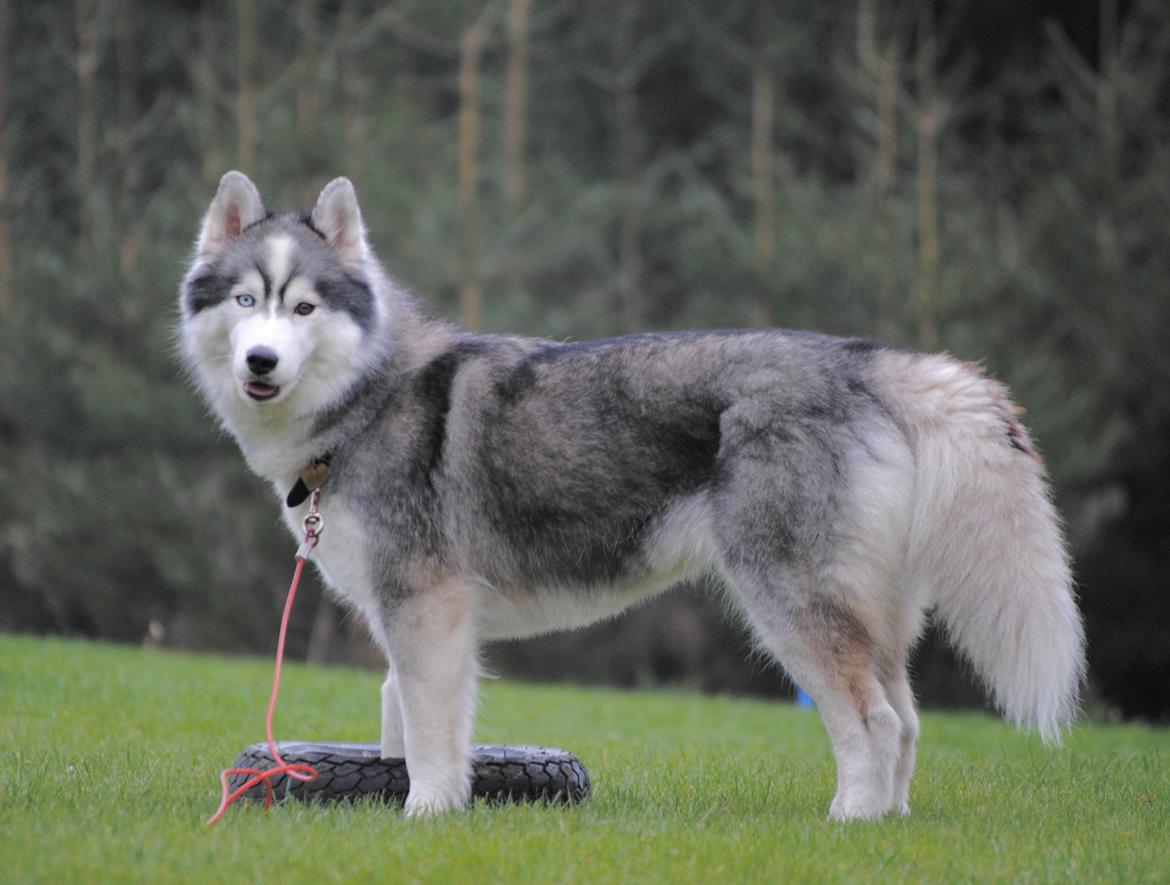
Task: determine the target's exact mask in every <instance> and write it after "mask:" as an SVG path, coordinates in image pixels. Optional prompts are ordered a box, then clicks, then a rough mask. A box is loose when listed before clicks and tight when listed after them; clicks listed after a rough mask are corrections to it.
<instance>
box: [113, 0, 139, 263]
mask: <svg viewBox="0 0 1170 885" xmlns="http://www.w3.org/2000/svg"><path fill="white" fill-rule="evenodd" d="M117 35H118V36H117V40H118V167H119V169H120V170H121V174H120V176H119V178H120V184H121V190H120V191H119V194H118V223H119V225H120V226H121V228H122V236H121V241H120V242H119V244H118V266H119V269H120V270H121V273H122V276H123V277H124V278H125V277H129V276H131V275H132V274H133V273H134V271H135V270H136V269H137V267H138V205H137V204H138V190H139V183H140V181H141V173H140V170H139V168H138V160H137V157H136V156H135V151H134V148H135V144H134V142H135V134H134V128H135V126H136V125H137V123H138V53H137V51H136V50H137V46H136V43H137V30H136V28H135V19H134V0H118V13H117Z"/></svg>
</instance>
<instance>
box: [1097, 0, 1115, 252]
mask: <svg viewBox="0 0 1170 885" xmlns="http://www.w3.org/2000/svg"><path fill="white" fill-rule="evenodd" d="M1098 39H1099V41H1100V43H1099V48H1098V52H1097V67H1098V68H1099V73H1098V75H1097V118H1098V126H1099V127H1100V131H1101V136H1100V137H1101V175H1102V181H1101V195H1100V198H1099V200H1098V203H1097V231H1096V234H1097V248H1098V251H1099V253H1100V255H1101V258H1102V260H1103V261H1104V263H1105V265H1106V266H1107V267H1109V268H1114V267H1116V265H1117V263H1118V249H1117V212H1116V202H1117V188H1118V181H1119V180H1120V177H1121V169H1120V156H1121V148H1120V145H1121V136H1120V130H1119V127H1118V122H1117V80H1118V69H1119V67H1120V65H1119V61H1118V57H1117V56H1118V48H1117V0H1101V9H1100V21H1099V26H1098Z"/></svg>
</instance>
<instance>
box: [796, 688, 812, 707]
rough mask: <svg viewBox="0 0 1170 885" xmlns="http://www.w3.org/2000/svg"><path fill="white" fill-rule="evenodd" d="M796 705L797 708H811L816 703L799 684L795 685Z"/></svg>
mask: <svg viewBox="0 0 1170 885" xmlns="http://www.w3.org/2000/svg"><path fill="white" fill-rule="evenodd" d="M796 707H797V709H799V710H812V709H815V708H816V704H815V703H813V699H812V698H810V697H809V696H808V692H807V691H805V690H804V689H803V688H801V687H800V686H799V685H798V686H796Z"/></svg>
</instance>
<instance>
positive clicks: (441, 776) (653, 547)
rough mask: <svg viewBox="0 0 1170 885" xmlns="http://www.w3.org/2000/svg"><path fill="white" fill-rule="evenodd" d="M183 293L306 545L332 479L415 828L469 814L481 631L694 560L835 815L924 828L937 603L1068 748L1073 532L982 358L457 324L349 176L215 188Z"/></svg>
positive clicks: (615, 592)
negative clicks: (384, 244)
mask: <svg viewBox="0 0 1170 885" xmlns="http://www.w3.org/2000/svg"><path fill="white" fill-rule="evenodd" d="M179 302H180V303H179V307H180V315H181V319H180V325H179V340H180V350H181V352H182V355H183V360H184V362H185V365H186V366H187V368H188V369H189V370H190V373H191V375H192V376H193V379H194V382H195V384H196V385H197V386H198V388H199V389H200V391H201V392H202V394H203V396H204V397H205V398H206V400H207V402H208V403H209V404H210V407H211V409H212V410H213V411H214V413H215V414H216V415H217V416H218V418H219V420H220V422H221V423H222V426H223V427H224V428H225V429H226V430H227V431H229V432H230V433H231V434H232V436H234V437H235V439H236V440H237V441H238V443H239V446H240V448H241V450H242V451H243V455H244V457H245V459H246V460H247V462H248V464H249V466H250V467H251V469H252V470H253V471H255V472H256V473H257V474H259V475H260V476H261V477H263V478H264V479H266V480H268V481H269V482H270V483H271V484H272V486H273V488H274V489H275V491H276V494H277V497H278V498H279V499H280V501H281V504H282V510H283V513H284V518H285V521H286V523H287V524H288V527H289V529H290V530H291V531H292V532H293V533H294V535H298V536H299V532H300V527H301V524H302V519H303V517H304V515H305V514H306V512H307V508H308V507H309V506H310V504H309V502H307V501H305V500H304V498H305V491H306V490H307V489H306V487H305V481H304V476H305V471H306V470H307V469H308V468H309V467H310V465H318V466H320V465H321V464H327V465H328V466H327V470H328V480H327V482H326V483H325V484H324V487H323V488H322V490H321V493H320V513H321V515H322V516H323V518H324V519H325V522H326V525H327V528H326V529H325V530H324V532H323V534H322V536H321V538H320V543H319V546H317V548H316V549H315V550H314V551H313V556H312V558H313V560H314V561H315V562H316V565H317V567H318V568H319V569H320V571H321V573H322V575H323V576H324V578H325V580H326V582H327V584H328V585H329V586H330V587H331V588H332V589H333V590H334V591H335V592H337V593H338V594H340V595H341V596H342V597H343V598H344V599H345V600H347V601H348V602H349V603H350V604H351V605H352V606H354V607H356V608H357V609H358V610H360V611H361V612H362V613H363V614H364V616H365V618H366V619H367V620H368V622H369V626H370V631H371V633H372V635H373V636H374V638H375V639H376V641H377V642H378V644H379V645H380V646H381V648H382V649H383V650H384V651H385V654H386V658H387V661H388V665H389V666H388V675H387V677H386V681H385V683H384V685H383V686H382V692H381V694H382V698H381V700H382V726H381V751H382V754H383V756H385V757H387V758H389V757H395V758H403V757H404V758H405V759H406V764H407V767H408V770H409V772H410V793H409V796H408V798H407V800H406V806H405V811H406V813H407V814H408V815H411V816H418V815H432V814H437V813H442V812H447V811H451V810H454V809H460V808H463V807H464V806H466V805H467V804H468V802H469V799H470V794H471V736H472V720H473V713H474V710H475V703H476V701H475V698H476V684H477V678H478V676H479V664H478V658H477V650H478V647H479V645H480V643H481V642H483V641H485V640H489V639H496V638H505V637H522V636H531V635H534V634H539V633H544V632H549V631H556V630H564V629H567V628H572V627H577V626H582V625H585V624H589V623H592V622H594V621H597V620H599V619H603V618H609V617H612V616H614V615H616V614H617V613H619V612H621V611H622V610H623V609H626V608H627V607H629V606H631V605H633V604H635V603H637V602H639V601H641V600H644V599H646V598H647V597H649V596H652V595H653V594H656V593H659V592H660V591H663V590H665V589H667V588H668V587H670V586H672V585H674V584H677V583H678V582H680V581H683V580H684V579H688V578H694V577H696V576H700V575H703V574H708V573H714V574H716V575H718V576H719V577H720V578H722V581H723V583H724V584H725V586H726V588H727V594H728V597H729V600H730V601H731V604H732V605H733V606H734V608H736V609H738V610H739V611H740V612H741V613H742V614H743V616H744V619H745V621H746V622H747V623H748V624H750V626H751V628H752V630H753V632H754V636H755V638H756V640H757V641H758V643H759V645H760V646H761V648H763V649H764V650H766V651H767V652H768V653H769V654H770V655H771V656H772V657H774V658H775V659H776V660H777V661H778V662H779V663H780V664H781V665H782V666H783V667H784V668H785V669H786V670H787V671H788V673H789V674H790V675H791V676H792V677H793V678H794V679H795V680H796V681H797V682H798V683H799V684H800V685H801V686H803V687H804V688H805V690H806V691H807V692H808V693H809V694H810V695H811V696H812V698H813V699H814V700H815V702H816V704H817V707H818V709H819V711H820V713H821V716H822V718H823V720H824V724H825V727H826V730H827V731H828V735H829V738H830V741H831V744H832V748H833V753H834V756H835V759H836V763H837V791H836V795H835V797H834V798H833V800H832V803H831V805H830V808H829V816H830V818H832V819H834V820H852V819H876V818H881V817H883V816H885V815H888V814H903V815H904V814H907V813H908V812H909V788H910V779H911V775H912V773H913V770H914V760H915V745H916V740H917V737H918V731H919V727H918V718H917V715H916V713H915V709H914V699H913V696H912V692H911V686H910V681H909V677H908V674H907V664H906V662H907V655H908V653H909V651H910V650H911V648H912V647H913V646H914V644H915V642H916V640H917V639H918V637H919V635H920V633H921V632H922V629H923V624H924V618H925V615H926V613H927V612H930V611H934V612H935V613H936V615H937V617H938V618H939V619H940V620H941V622H942V623H943V625H944V626H945V628H946V631H947V635H948V636H949V637H950V639H951V640H952V641H953V643H954V644H955V645H956V646H957V647H958V649H959V650H960V651H961V652H962V654H963V655H964V656H965V657H966V658H967V660H968V661H969V662H970V663H971V664H972V665H973V668H974V669H975V671H976V672H977V673H978V674H979V675H980V676H981V677H982V679H983V681H984V682H985V683H986V685H987V687H988V689H989V692H990V694H991V695H992V696H993V697H994V699H995V702H996V703H997V705H998V706H999V707H1000V709H1001V710H1002V711H1003V712H1004V714H1005V715H1006V716H1007V717H1008V718H1009V719H1011V720H1013V721H1014V722H1015V723H1017V724H1019V725H1021V726H1024V727H1030V728H1034V729H1036V730H1038V731H1039V733H1040V735H1041V737H1042V738H1043V739H1044V740H1045V741H1046V742H1054V741H1056V740H1058V739H1059V736H1060V734H1061V732H1062V730H1063V728H1064V727H1065V726H1066V725H1068V724H1069V723H1070V721H1071V720H1072V719H1073V718H1074V717H1075V715H1076V711H1077V703H1078V702H1077V697H1078V693H1079V689H1080V683H1081V680H1082V677H1083V673H1084V635H1083V628H1082V624H1081V619H1080V615H1079V612H1078V609H1077V605H1076V601H1075V597H1074V593H1073V589H1072V578H1071V573H1070V562H1069V556H1068V553H1067V550H1066V545H1065V541H1064V539H1063V537H1062V529H1061V525H1060V520H1059V517H1058V515H1057V513H1056V511H1055V509H1054V507H1053V504H1052V502H1051V496H1050V492H1049V489H1048V485H1047V481H1046V478H1045V470H1044V466H1043V463H1042V461H1041V459H1040V457H1039V456H1038V455H1037V453H1036V450H1035V448H1034V447H1033V444H1032V442H1031V440H1030V439H1029V436H1028V433H1027V431H1026V430H1025V429H1024V427H1023V425H1022V424H1021V423H1020V420H1019V411H1020V410H1019V409H1018V408H1017V407H1016V406H1015V405H1013V403H1012V401H1011V399H1009V397H1008V394H1007V392H1006V390H1005V389H1004V388H1003V387H1002V386H1001V385H1000V384H998V383H997V382H995V381H993V380H991V379H989V378H987V377H985V376H984V374H983V373H982V372H981V370H980V369H979V367H978V366H975V365H972V364H962V363H959V362H956V361H954V360H953V359H951V358H949V357H947V356H940V355H931V354H924V353H915V352H911V351H907V350H902V349H897V348H893V347H887V346H883V345H880V344H877V343H873V342H869V341H865V340H857V339H841V338H833V337H827V336H822V335H817V334H812V333H803V332H787V331H780V330H744V331H712V332H697V333H664V334H640V335H629V336H625V337H619V338H609V339H604V340H598V341H586V342H579V343H563V342H554V341H547V340H541V339H533V338H524V337H518V336H517V337H514V336H504V335H487V334H479V333H474V332H469V331H462V330H460V329H459V328H457V327H455V326H452V325H450V324H448V323H446V322H443V321H440V320H438V319H435V318H433V317H431V316H429V315H428V314H427V313H426V312H425V311H424V310H423V309H422V308H421V307H420V305H419V304H418V303H417V302H416V301H415V300H414V299H413V298H412V297H411V296H410V295H409V294H408V293H407V292H406V291H404V290H403V289H402V288H401V287H399V286H398V285H396V284H395V283H394V282H393V281H391V280H390V279H389V278H388V276H387V275H386V273H385V271H384V270H383V268H382V266H381V265H380V264H379V263H378V261H377V259H376V258H375V256H374V253H373V251H372V250H371V248H370V245H369V242H368V239H367V234H366V230H365V227H364V224H363V220H362V214H361V211H360V209H359V207H358V202H357V198H356V196H355V192H354V189H353V186H352V185H351V183H350V182H349V181H348V180H347V179H344V178H339V179H336V180H335V181H333V182H332V183H330V184H329V185H328V186H326V187H325V188H324V190H323V191H322V192H321V194H320V197H319V199H318V200H317V203H316V205H315V207H314V208H313V209H312V211H310V212H307V213H283V214H277V213H272V212H269V211H268V210H267V209H266V208H265V205H264V203H263V201H262V200H261V197H260V194H259V192H258V191H257V189H256V187H255V185H254V184H253V183H252V182H251V181H250V180H249V179H248V178H247V177H246V176H244V175H243V174H242V173H239V172H229V173H228V174H227V175H225V176H224V177H223V179H222V181H221V182H220V185H219V189H218V192H217V193H216V195H215V198H214V199H213V201H212V203H211V205H210V208H209V209H208V211H207V214H206V216H205V217H204V219H203V223H202V227H201V230H200V232H199V237H198V241H197V245H196V247H195V254H194V258H193V260H192V262H191V265H190V268H189V270H188V272H187V274H186V277H185V279H184V280H183V282H182V285H181V290H180V298H179ZM298 488H299V492H298ZM290 490H292V493H291V494H290Z"/></svg>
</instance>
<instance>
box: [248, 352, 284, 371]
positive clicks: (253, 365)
mask: <svg viewBox="0 0 1170 885" xmlns="http://www.w3.org/2000/svg"><path fill="white" fill-rule="evenodd" d="M279 361H280V357H278V356H277V355H276V351H275V350H272V349H270V348H267V347H253V348H252V349H251V350H249V351H248V368H249V369H251V370H252V371H253V372H255V373H256V374H257V375H267V374H268V373H269V372H271V371H272V370H273V369H275V368H276V364H277V363H278V362H279Z"/></svg>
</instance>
